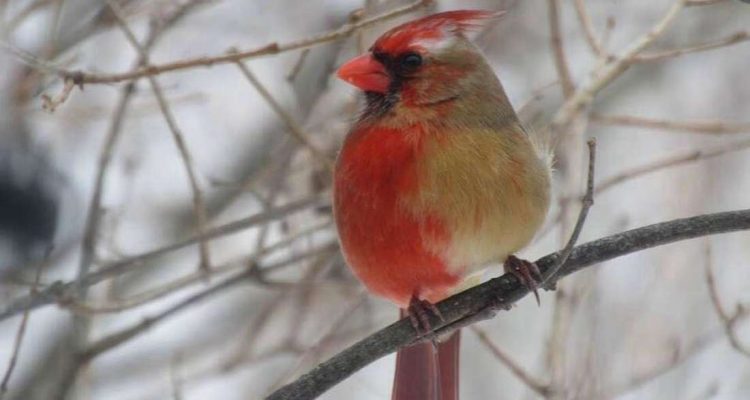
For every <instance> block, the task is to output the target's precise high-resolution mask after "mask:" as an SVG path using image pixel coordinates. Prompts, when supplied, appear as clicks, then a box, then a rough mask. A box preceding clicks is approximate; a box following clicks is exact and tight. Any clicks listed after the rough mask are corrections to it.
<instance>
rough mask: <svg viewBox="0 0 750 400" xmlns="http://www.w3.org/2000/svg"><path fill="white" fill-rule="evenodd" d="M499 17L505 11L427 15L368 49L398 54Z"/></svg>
mask: <svg viewBox="0 0 750 400" xmlns="http://www.w3.org/2000/svg"><path fill="white" fill-rule="evenodd" d="M503 14H505V11H487V10H456V11H447V12H442V13H438V14H433V15H429V16H427V17H424V18H420V19H418V20H414V21H411V22H407V23H405V24H403V25H399V26H397V27H395V28H393V29H391V30H389V31H388V32H386V33H384V34H383V35H382V36H380V38H378V40H377V41H376V42H375V44H374V45H373V46H372V48H373V50H378V51H382V52H386V53H399V52H401V51H404V50H406V49H408V48H409V46H410V45H412V44H414V43H418V42H420V41H429V40H440V39H443V38H445V37H446V36H449V35H463V34H464V33H465V32H467V31H469V30H471V29H475V28H477V27H479V26H481V23H482V22H483V21H485V20H488V19H492V18H497V17H499V16H501V15H503Z"/></svg>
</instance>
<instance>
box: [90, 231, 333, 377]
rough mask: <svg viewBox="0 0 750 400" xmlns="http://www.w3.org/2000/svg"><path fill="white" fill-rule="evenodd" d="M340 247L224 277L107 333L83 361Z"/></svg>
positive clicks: (310, 252) (307, 253)
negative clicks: (267, 273) (196, 307)
mask: <svg viewBox="0 0 750 400" xmlns="http://www.w3.org/2000/svg"><path fill="white" fill-rule="evenodd" d="M336 249H338V247H337V246H333V245H328V246H324V247H322V248H319V249H314V250H312V251H309V252H305V253H301V254H298V255H295V256H292V257H288V258H286V259H283V260H280V261H277V262H274V263H271V264H268V265H266V266H264V267H261V268H246V269H245V270H244V271H242V272H240V273H237V274H234V275H232V276H230V277H228V278H226V279H224V280H222V281H221V282H219V283H218V284H216V285H214V286H211V287H210V288H208V289H205V290H202V291H200V292H198V293H196V294H193V295H192V296H189V297H188V298H186V299H184V300H182V301H180V302H178V303H176V304H174V305H172V306H171V307H169V308H167V309H165V310H164V311H162V312H160V313H158V314H156V315H154V316H152V317H148V318H145V319H143V321H141V322H140V323H138V324H135V325H133V326H131V327H130V328H126V329H123V330H121V331H119V332H116V333H113V334H110V335H108V336H105V337H103V338H101V339H99V340H97V341H96V342H94V343H92V344H91V345H90V346H89V347H88V348H87V349H86V350H84V351H83V352H82V353H81V354H80V359H81V362H82V363H87V362H89V361H91V359H93V358H94V357H96V356H98V355H100V354H102V353H104V352H105V351H108V350H110V349H113V348H115V347H117V346H119V345H121V344H123V343H125V342H128V341H130V340H132V339H133V338H135V337H137V336H139V335H140V334H142V333H144V332H145V331H147V330H148V329H150V328H152V327H153V326H154V325H156V324H158V323H161V322H164V321H165V320H166V319H167V318H169V317H171V316H173V315H175V314H177V313H178V312H181V311H183V310H185V309H187V308H189V307H190V306H192V305H195V304H197V303H200V302H202V301H204V300H206V299H207V298H209V297H212V296H213V295H215V294H218V293H222V292H224V290H225V289H228V288H230V287H234V286H235V285H237V284H239V283H243V282H252V281H259V280H260V282H262V279H263V276H262V275H259V274H258V270H274V269H278V268H280V267H282V266H286V265H290V264H294V263H297V262H299V261H302V260H305V259H307V258H309V257H312V256H316V255H319V254H320V253H321V252H331V251H333V250H336Z"/></svg>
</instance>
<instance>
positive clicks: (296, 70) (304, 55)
mask: <svg viewBox="0 0 750 400" xmlns="http://www.w3.org/2000/svg"><path fill="white" fill-rule="evenodd" d="M308 54H310V49H309V48H307V49H304V50H302V51H301V52H300V53H299V58H297V62H295V63H294V66H293V67H292V69H291V71H289V73H288V74H287V75H286V80H287V81H289V82H294V80H295V79H297V74H299V72H300V71H301V70H302V65H303V64H304V63H305V60H306V59H307V55H308ZM242 65H244V64H242Z"/></svg>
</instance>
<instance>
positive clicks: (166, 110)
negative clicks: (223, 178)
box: [107, 0, 211, 270]
mask: <svg viewBox="0 0 750 400" xmlns="http://www.w3.org/2000/svg"><path fill="white" fill-rule="evenodd" d="M107 3H108V4H109V7H110V10H111V11H112V14H113V15H114V16H115V19H116V20H117V24H118V26H119V27H120V28H121V29H122V31H123V33H124V34H125V37H126V38H127V40H128V42H129V43H130V45H131V46H132V47H133V48H134V49H135V50H136V51H137V52H138V54H139V56H140V57H141V59H142V60H143V64H144V65H146V66H147V67H148V65H149V61H148V60H149V56H148V53H147V52H146V48H145V47H144V46H143V45H141V44H140V43H139V42H138V39H136V37H135V34H134V33H133V31H132V30H131V29H130V27H129V26H128V24H127V22H126V21H125V19H124V17H123V14H122V10H121V9H120V6H118V5H117V3H115V2H114V1H113V0H108V1H107ZM147 79H148V83H149V85H150V86H151V91H152V92H153V93H154V97H155V98H156V102H157V103H158V104H159V109H160V110H161V113H162V115H164V121H165V122H166V123H167V126H168V127H169V131H170V132H171V133H172V138H173V139H174V142H175V144H176V145H177V149H178V151H179V154H180V157H181V158H182V164H183V166H184V167H185V172H186V173H187V176H188V181H189V183H190V190H191V191H192V197H193V213H194V214H195V218H196V223H197V231H198V234H202V233H204V232H205V231H206V224H207V219H208V218H207V216H206V204H205V201H204V200H203V192H202V191H201V188H200V186H199V185H198V178H197V175H196V173H195V163H194V162H193V157H192V155H191V154H190V150H189V149H188V147H187V143H186V142H185V137H184V135H183V134H182V130H181V129H180V127H179V126H178V125H177V121H176V120H175V117H174V114H173V113H172V109H171V107H170V106H169V103H168V102H167V99H166V97H165V96H164V92H163V91H162V89H161V85H159V82H157V80H156V78H155V77H154V76H152V75H149V76H147ZM198 248H199V250H200V257H201V263H200V268H202V269H203V270H208V269H210V267H211V258H210V253H209V249H208V243H207V242H206V241H205V240H201V241H200V243H199V245H198Z"/></svg>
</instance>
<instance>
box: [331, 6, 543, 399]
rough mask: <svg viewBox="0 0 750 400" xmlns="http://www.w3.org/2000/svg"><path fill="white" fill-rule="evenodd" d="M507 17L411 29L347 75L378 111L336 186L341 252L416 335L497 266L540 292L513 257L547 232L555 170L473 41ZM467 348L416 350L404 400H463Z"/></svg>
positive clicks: (345, 151)
mask: <svg viewBox="0 0 750 400" xmlns="http://www.w3.org/2000/svg"><path fill="white" fill-rule="evenodd" d="M495 16H497V13H495V12H489V11H480V10H460V11H450V12H444V13H439V14H434V15H430V16H427V17H425V18H421V19H418V20H415V21H411V22H408V23H406V24H403V25H400V26H398V27H396V28H393V29H391V30H390V31H388V32H386V33H385V34H383V35H382V36H381V37H380V38H378V39H377V41H376V42H375V44H374V45H373V46H372V47H371V48H370V50H369V52H368V53H366V54H364V55H361V56H359V57H356V58H354V59H352V60H350V61H349V62H347V63H345V64H344V65H343V66H341V68H340V69H339V70H338V76H339V78H341V79H343V80H344V81H346V82H348V83H350V84H352V85H354V86H356V87H357V88H359V89H361V90H363V91H364V93H365V97H366V106H365V108H364V111H363V113H362V115H361V116H360V118H359V119H358V121H357V122H356V123H355V124H354V126H353V128H352V129H351V131H350V132H349V134H348V135H347V137H346V139H345V141H344V144H343V147H342V149H341V152H340V154H339V156H338V160H337V163H336V168H335V172H334V216H335V219H336V225H337V228H338V233H339V238H340V242H341V248H342V250H343V253H344V256H345V259H346V261H347V263H348V264H349V265H350V267H351V268H352V270H353V272H354V273H355V274H356V275H357V277H359V279H360V280H361V281H362V282H363V283H364V284H365V286H366V287H367V288H368V289H369V290H370V291H371V292H372V293H374V294H376V295H379V296H382V297H385V298H387V299H389V300H391V301H393V302H394V303H396V304H397V305H398V306H399V307H401V309H402V314H407V315H409V316H410V317H412V319H413V322H416V324H415V325H419V324H420V323H426V319H425V318H424V313H425V310H430V309H433V310H434V306H432V304H433V303H435V302H438V301H440V300H442V299H444V298H445V297H447V296H449V295H451V294H452V293H453V292H454V291H456V290H457V289H458V288H459V287H461V286H462V283H463V282H464V280H465V279H466V278H467V277H468V276H469V275H471V274H472V273H474V272H476V271H478V270H480V269H482V268H484V267H485V266H486V265H487V264H489V263H492V262H505V266H506V269H507V268H510V270H511V272H514V273H516V274H517V275H518V276H519V278H520V279H521V280H522V281H523V282H524V283H525V284H527V285H529V286H532V287H533V288H535V286H534V283H535V282H534V278H535V277H533V276H532V275H534V274H533V268H532V267H533V264H530V263H528V262H524V261H521V260H519V259H517V258H515V257H513V256H512V254H513V253H514V252H516V251H518V250H519V249H521V248H522V247H523V246H525V245H526V244H527V243H528V242H529V241H530V240H531V239H532V237H533V236H534V234H535V233H536V231H537V230H538V229H539V227H540V225H541V224H542V223H543V221H544V219H545V216H546V213H547V209H548V206H549V197H550V194H549V192H550V168H549V165H548V164H549V163H548V161H547V157H546V155H545V152H544V151H542V150H541V149H539V148H537V147H538V146H534V145H533V144H532V142H533V141H532V140H531V139H530V137H529V136H528V135H527V134H526V132H525V131H524V129H523V127H522V126H521V123H520V122H519V120H518V117H517V116H516V113H515V112H514V110H513V107H512V106H511V104H510V102H509V101H508V98H507V97H506V95H505V91H504V90H503V87H502V85H501V84H500V81H499V80H498V78H497V77H496V76H495V74H494V73H493V71H492V68H491V67H490V66H489V65H488V63H487V61H486V60H485V58H484V57H483V55H482V54H481V52H480V51H479V49H478V48H477V47H476V46H475V45H473V44H472V43H471V42H470V41H469V40H468V39H467V37H466V32H467V31H469V30H470V29H471V28H473V27H476V26H478V25H479V24H480V23H481V22H482V21H484V20H487V19H489V18H493V17H495ZM416 327H418V326H416ZM458 342H459V339H458V335H457V334H456V335H454V336H453V337H451V338H449V339H447V340H445V341H443V342H442V343H440V344H438V345H437V352H434V350H433V348H432V347H431V345H430V344H429V343H428V344H421V345H416V346H413V347H411V348H407V349H402V350H401V351H400V352H399V355H398V356H397V364H396V377H395V380H394V389H393V399H396V400H406V399H408V400H422V399H442V400H448V399H456V398H457V396H458V382H457V372H458V370H457V362H458Z"/></svg>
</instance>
